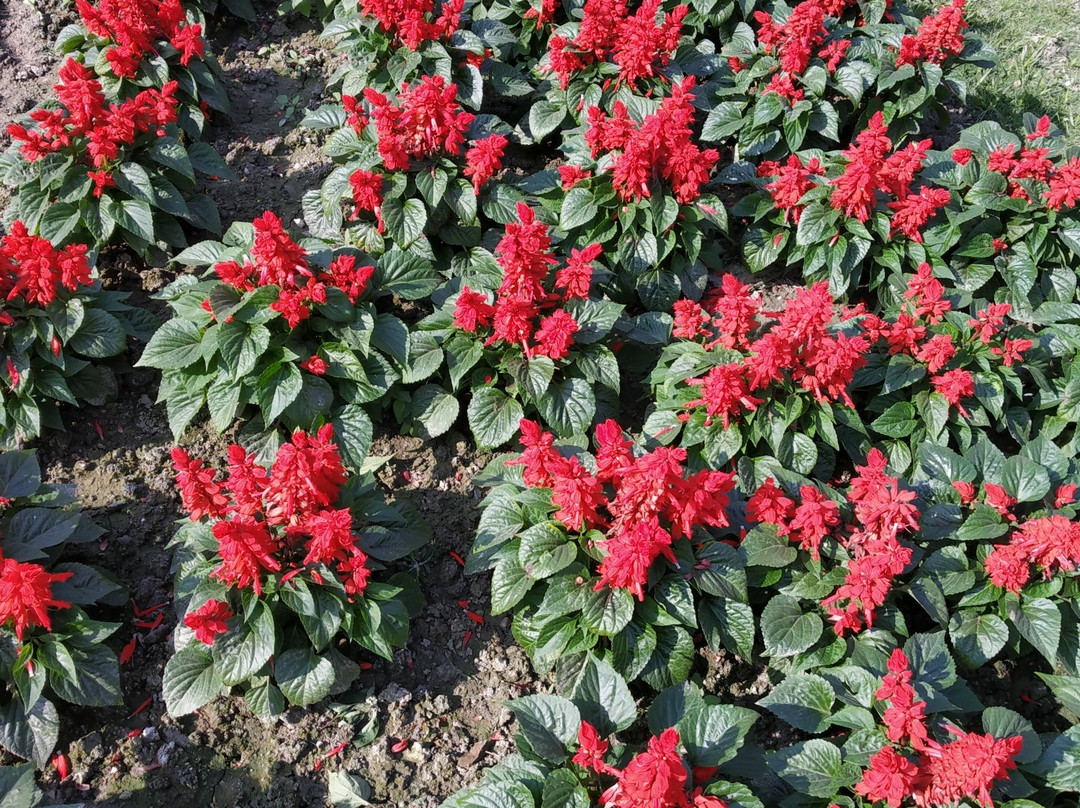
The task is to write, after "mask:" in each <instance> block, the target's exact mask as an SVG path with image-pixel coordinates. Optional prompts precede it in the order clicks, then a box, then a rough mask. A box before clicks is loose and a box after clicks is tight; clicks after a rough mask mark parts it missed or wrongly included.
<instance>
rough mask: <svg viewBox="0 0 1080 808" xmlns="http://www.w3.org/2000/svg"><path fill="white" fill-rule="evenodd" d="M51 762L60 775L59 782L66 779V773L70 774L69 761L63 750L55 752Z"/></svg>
mask: <svg viewBox="0 0 1080 808" xmlns="http://www.w3.org/2000/svg"><path fill="white" fill-rule="evenodd" d="M52 763H53V765H54V766H55V767H56V773H57V774H59V775H60V782H63V781H64V780H67V779H68V775H69V774H71V761H70V760H68V756H67V755H65V754H64V753H63V752H57V753H56V754H55V755H53V758H52Z"/></svg>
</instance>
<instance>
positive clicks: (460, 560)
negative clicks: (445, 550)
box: [450, 550, 465, 567]
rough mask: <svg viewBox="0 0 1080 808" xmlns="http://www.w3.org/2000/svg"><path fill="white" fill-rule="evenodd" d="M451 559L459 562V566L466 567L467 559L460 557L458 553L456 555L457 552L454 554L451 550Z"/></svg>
mask: <svg viewBox="0 0 1080 808" xmlns="http://www.w3.org/2000/svg"><path fill="white" fill-rule="evenodd" d="M450 557H451V558H452V559H454V561H456V562H457V563H458V564H460V565H461V566H463V567H464V566H465V559H464V558H462V557H461V556H459V555H458V554H457V553H455V552H454V551H453V550H451V551H450Z"/></svg>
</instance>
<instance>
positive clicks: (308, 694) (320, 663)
mask: <svg viewBox="0 0 1080 808" xmlns="http://www.w3.org/2000/svg"><path fill="white" fill-rule="evenodd" d="M274 678H275V679H276V680H277V685H278V687H279V688H281V693H282V695H283V696H285V698H287V699H288V700H289V701H290V702H291V703H292V704H299V705H301V706H303V705H306V704H314V703H315V702H317V701H319V700H320V699H323V698H325V697H326V696H328V695H329V694H330V691H331V689H332V688H333V686H334V679H335V674H334V664H333V663H332V662H331V661H330V659H329V657H327V656H323V655H316V654H315V653H314V652H313V651H312V650H311V649H310V648H290V649H289V650H288V651H286V652H285V653H283V654H282V655H281V656H279V657H277V659H276V661H275V662H274Z"/></svg>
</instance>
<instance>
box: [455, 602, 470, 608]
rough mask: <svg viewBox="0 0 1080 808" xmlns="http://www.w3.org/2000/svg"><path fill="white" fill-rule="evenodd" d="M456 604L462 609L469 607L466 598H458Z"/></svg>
mask: <svg viewBox="0 0 1080 808" xmlns="http://www.w3.org/2000/svg"><path fill="white" fill-rule="evenodd" d="M457 605H458V606H460V607H461V608H462V609H468V608H469V601H468V600H459V601H458V602H457Z"/></svg>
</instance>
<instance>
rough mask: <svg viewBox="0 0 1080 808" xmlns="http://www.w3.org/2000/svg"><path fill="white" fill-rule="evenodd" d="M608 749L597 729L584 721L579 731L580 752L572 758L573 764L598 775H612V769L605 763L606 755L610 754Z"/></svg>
mask: <svg viewBox="0 0 1080 808" xmlns="http://www.w3.org/2000/svg"><path fill="white" fill-rule="evenodd" d="M608 748H609V746H608V742H607V741H605V740H603V739H601V738H600V736H599V735H598V734H597V732H596V727H594V726H593V725H592V724H590V723H589V722H588V721H582V722H581V727H580V728H579V729H578V750H577V752H575V753H574V756H573V758H571V762H573V763H576V764H577V765H579V766H581V767H582V768H585V769H590V770H592V771H594V772H596V773H597V774H612V773H613V770H612V769H611V767H610V766H608V765H607V764H606V763H604V755H606V754H607V753H608Z"/></svg>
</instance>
